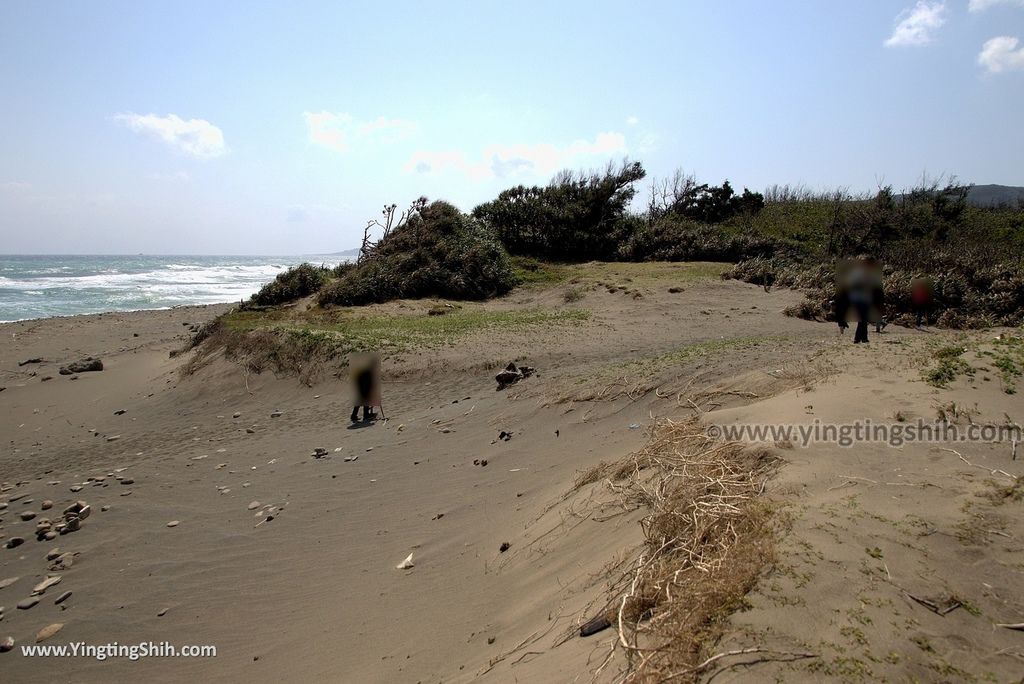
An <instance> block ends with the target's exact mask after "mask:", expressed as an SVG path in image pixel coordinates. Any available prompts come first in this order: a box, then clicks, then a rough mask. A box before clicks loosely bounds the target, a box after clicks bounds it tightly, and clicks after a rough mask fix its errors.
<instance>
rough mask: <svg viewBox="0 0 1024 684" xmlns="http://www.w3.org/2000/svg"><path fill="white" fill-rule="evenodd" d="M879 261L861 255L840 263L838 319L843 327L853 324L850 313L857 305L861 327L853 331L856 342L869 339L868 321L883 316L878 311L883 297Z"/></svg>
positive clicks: (855, 313) (856, 311)
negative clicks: (877, 304)
mask: <svg viewBox="0 0 1024 684" xmlns="http://www.w3.org/2000/svg"><path fill="white" fill-rule="evenodd" d="M877 270H878V269H877V264H876V262H875V261H874V260H873V259H871V258H869V257H858V258H857V259H855V260H852V261H844V262H843V263H841V264H840V265H839V268H838V270H837V272H836V301H835V309H836V310H835V313H836V321H837V322H838V323H839V330H840V331H843V330H846V329H847V328H848V327H850V326H849V323H848V322H847V317H848V316H849V314H850V309H853V312H854V315H855V316H856V317H857V329H856V331H855V332H854V335H853V343H854V344H860V343H861V342H863V343H865V344H866V343H867V341H868V323H870V322H871V321H874V320H880V316H879V314H878V313H876V312H875V309H876V306H875V304H876V302H877V301H878V300H879V293H878V292H877V291H876V288H877V290H880V289H881V285H880V284H879V279H878V274H877V273H876V271H877Z"/></svg>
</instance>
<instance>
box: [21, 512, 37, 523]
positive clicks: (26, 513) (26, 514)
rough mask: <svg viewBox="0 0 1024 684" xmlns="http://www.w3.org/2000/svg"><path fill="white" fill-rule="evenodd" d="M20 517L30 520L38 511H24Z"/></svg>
mask: <svg viewBox="0 0 1024 684" xmlns="http://www.w3.org/2000/svg"><path fill="white" fill-rule="evenodd" d="M18 517H19V518H21V519H22V520H25V521H28V520H31V519H32V518H34V517H36V512H35V511H22V512H21V513H20V514H19V515H18Z"/></svg>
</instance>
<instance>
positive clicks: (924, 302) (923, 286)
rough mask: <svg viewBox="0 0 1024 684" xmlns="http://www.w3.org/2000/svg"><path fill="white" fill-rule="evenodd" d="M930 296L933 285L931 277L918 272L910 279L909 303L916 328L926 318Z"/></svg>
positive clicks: (929, 306)
mask: <svg viewBox="0 0 1024 684" xmlns="http://www.w3.org/2000/svg"><path fill="white" fill-rule="evenodd" d="M932 297H933V287H932V280H931V278H929V277H928V276H927V275H925V274H924V273H918V274H917V276H915V277H914V279H913V280H911V281H910V303H911V306H912V307H913V309H914V316H915V317H916V320H917V327H918V328H920V327H921V326H922V325H923V324H924V322H925V321H927V320H928V313H929V312H930V310H931V308H932Z"/></svg>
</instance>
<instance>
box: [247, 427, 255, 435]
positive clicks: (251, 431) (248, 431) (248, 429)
mask: <svg viewBox="0 0 1024 684" xmlns="http://www.w3.org/2000/svg"><path fill="white" fill-rule="evenodd" d="M245 431H246V432H247V433H248V434H250V435H253V434H256V431H255V430H253V429H252V428H245Z"/></svg>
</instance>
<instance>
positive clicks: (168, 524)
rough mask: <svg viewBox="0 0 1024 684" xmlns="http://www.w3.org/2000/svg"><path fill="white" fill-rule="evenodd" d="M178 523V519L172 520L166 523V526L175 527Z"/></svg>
mask: <svg viewBox="0 0 1024 684" xmlns="http://www.w3.org/2000/svg"><path fill="white" fill-rule="evenodd" d="M178 523H179V521H178V520H172V521H171V522H169V523H167V526H168V527H177V526H178Z"/></svg>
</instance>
